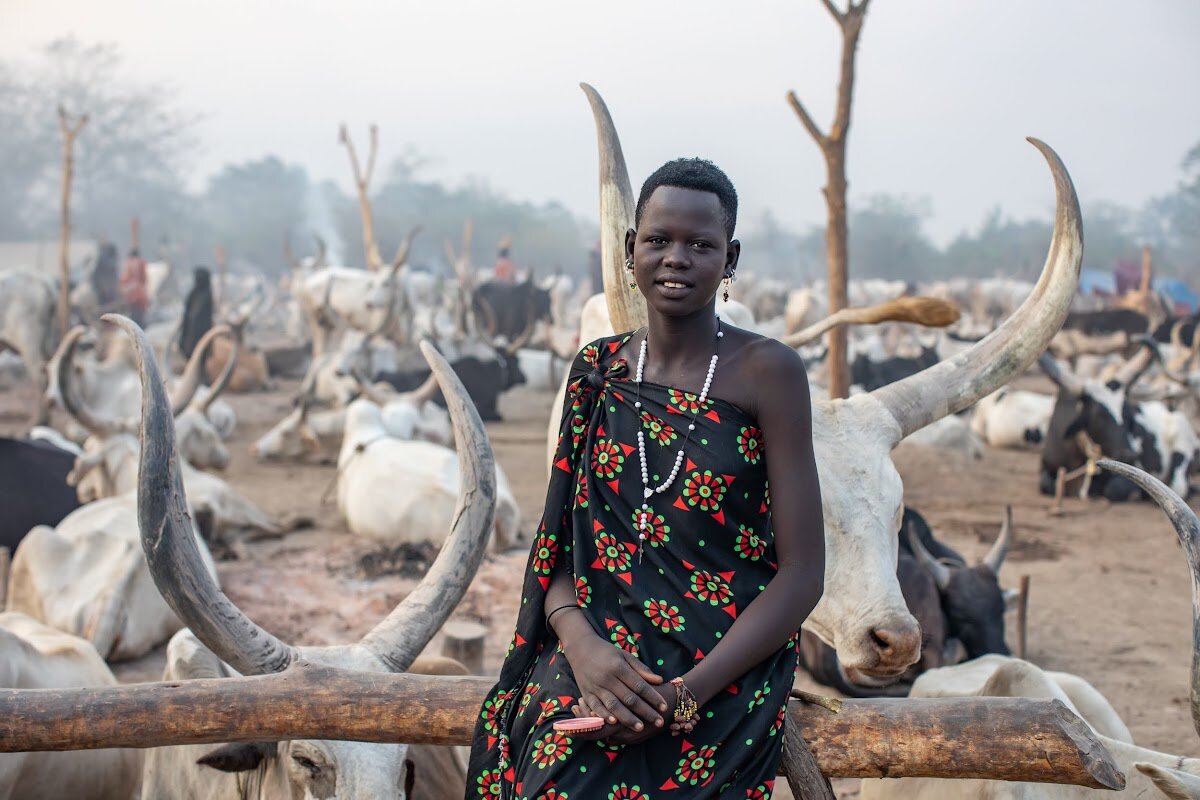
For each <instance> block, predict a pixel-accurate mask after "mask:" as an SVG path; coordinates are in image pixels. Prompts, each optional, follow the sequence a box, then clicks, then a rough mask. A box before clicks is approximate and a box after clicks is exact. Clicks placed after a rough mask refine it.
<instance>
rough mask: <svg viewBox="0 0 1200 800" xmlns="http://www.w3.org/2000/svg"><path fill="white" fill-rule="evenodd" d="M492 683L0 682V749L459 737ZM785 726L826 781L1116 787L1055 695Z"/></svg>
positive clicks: (312, 669)
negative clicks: (13, 685)
mask: <svg viewBox="0 0 1200 800" xmlns="http://www.w3.org/2000/svg"><path fill="white" fill-rule="evenodd" d="M492 684H493V679H492V678H474V677H472V678H464V677H458V678H448V677H435V676H426V675H413V674H407V673H401V674H391V673H374V672H357V671H353V670H345V669H335V668H330V667H323V666H319V665H316V664H312V663H308V662H297V663H294V664H293V665H292V666H290V667H288V668H287V669H285V670H284V671H283V672H279V673H275V674H272V675H262V676H257V677H251V678H223V679H211V680H195V681H171V682H164V683H148V684H133V685H128V686H104V687H96V688H87V689H33V690H20V689H2V690H0V752H28V751H41V750H90V749H97V748H109V747H137V748H143V747H161V746H166V745H176V744H202V743H217V742H263V741H268V742H273V741H284V740H288V739H344V740H352V741H360V742H408V743H410V744H436V745H465V744H468V743H469V742H470V740H471V736H472V734H473V732H474V729H475V722H476V721H477V720H478V719H479V708H480V706H481V705H482V703H483V699H484V697H485V695H486V694H487V693H488V691H490V690H491V688H492ZM786 728H788V729H792V730H795V731H796V732H798V733H799V734H800V735H801V736H803V737H804V739H805V741H806V743H807V744H808V749H809V750H811V752H812V755H813V757H814V758H815V760H816V763H817V765H818V766H819V767H820V771H821V774H823V775H825V776H826V777H830V778H832V777H846V778H903V777H938V778H981V779H989V780H1022V781H1035V782H1039V783H1069V784H1076V785H1079V786H1089V787H1092V788H1110V789H1115V788H1123V786H1124V778H1123V776H1122V775H1121V772H1120V770H1119V769H1118V768H1117V765H1116V764H1115V762H1114V761H1113V759H1112V755H1111V754H1110V753H1109V752H1108V750H1107V748H1105V747H1104V745H1103V744H1102V743H1101V741H1100V740H1099V739H1098V738H1096V735H1095V733H1093V731H1092V730H1091V728H1089V727H1088V726H1087V723H1085V722H1084V721H1083V720H1081V719H1079V717H1077V716H1076V715H1075V714H1073V713H1072V712H1071V711H1070V710H1069V709H1068V708H1067V707H1066V706H1065V705H1063V704H1062V703H1061V702H1059V701H1058V700H1042V699H1036V700H1035V699H1029V698H1000V697H967V698H920V699H904V700H892V699H882V700H880V699H874V700H844V701H842V703H841V707H840V710H839V711H838V712H837V713H834V712H832V711H830V710H829V709H827V708H824V707H822V706H820V705H815V704H812V703H807V702H802V701H798V702H792V703H791V704H790V705H789V706H788V712H787V726H786Z"/></svg>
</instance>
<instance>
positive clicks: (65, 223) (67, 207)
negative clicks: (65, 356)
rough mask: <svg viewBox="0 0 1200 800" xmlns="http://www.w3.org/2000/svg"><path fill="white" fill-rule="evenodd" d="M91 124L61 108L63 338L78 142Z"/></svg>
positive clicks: (66, 321)
mask: <svg viewBox="0 0 1200 800" xmlns="http://www.w3.org/2000/svg"><path fill="white" fill-rule="evenodd" d="M87 122H88V115H87V114H83V115H81V116H79V117H76V118H75V119H74V121H72V119H71V116H70V115H69V114H68V113H67V110H66V109H65V108H63V107H62V106H59V107H58V128H59V130H60V131H62V136H63V179H62V206H61V222H60V224H59V229H58V268H59V273H58V274H59V281H60V284H59V287H58V334H59V336H60V337H62V338H66V336H67V329H68V328H69V327H70V325H71V301H70V293H71V255H70V248H71V179H72V178H73V177H74V174H75V138H76V137H77V136H79V132H80V131H82V130H83V126H84V125H87Z"/></svg>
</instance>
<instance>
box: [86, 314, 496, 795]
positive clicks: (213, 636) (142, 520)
mask: <svg viewBox="0 0 1200 800" xmlns="http://www.w3.org/2000/svg"><path fill="white" fill-rule="evenodd" d="M109 319H110V320H111V321H113V322H115V323H117V324H119V325H121V326H122V327H123V328H124V329H125V330H126V331H127V332H128V333H129V334H130V335H131V336H132V337H133V338H134V341H135V344H136V352H137V357H138V365H139V369H140V372H141V380H142V418H141V452H140V459H139V466H138V487H137V503H138V527H139V529H140V531H141V536H142V547H143V550H144V551H145V554H146V561H147V564H148V566H149V568H150V573H151V575H152V576H153V578H154V582H155V585H156V586H157V587H158V590H159V592H160V593H161V594H162V596H163V598H164V599H165V600H166V602H167V604H168V605H169V606H170V607H171V609H172V610H173V611H174V612H175V613H176V615H177V616H178V617H179V619H180V620H181V621H182V622H183V623H184V624H185V625H186V626H187V627H188V628H189V629H190V630H191V631H192V632H193V633H194V634H195V636H196V638H197V639H198V640H199V642H200V643H202V644H203V645H204V647H205V648H206V650H208V651H211V653H212V654H213V655H215V656H216V657H217V658H219V659H220V660H221V661H222V662H224V663H225V664H228V665H229V666H230V667H232V668H233V669H235V670H237V671H238V672H241V673H242V674H246V675H261V674H266V673H271V672H279V671H281V670H283V669H286V668H287V667H288V666H289V665H290V664H292V663H293V662H294V661H296V660H298V659H305V660H307V661H310V662H313V663H320V664H326V665H329V666H337V667H342V668H346V669H355V670H359V671H374V672H402V671H405V670H407V669H408V668H409V667H410V665H412V663H413V661H414V660H415V659H416V657H417V654H418V653H420V652H421V650H423V649H424V648H425V646H426V645H427V644H428V643H429V641H430V639H432V638H433V635H434V634H435V633H436V632H437V630H438V629H439V628H440V627H441V626H442V623H443V622H445V620H446V618H447V617H448V616H449V615H450V613H451V611H452V610H453V609H454V608H455V607H456V606H457V605H458V603H459V601H460V600H461V599H462V597H463V594H464V593H465V592H466V589H467V586H468V585H469V583H470V580H471V578H472V576H473V575H474V574H475V571H476V570H477V569H478V567H479V564H480V562H481V561H482V559H483V555H484V552H485V549H486V545H487V540H488V535H489V534H490V532H491V529H492V521H493V515H494V511H495V503H496V477H495V476H496V468H495V462H494V460H493V457H492V451H491V447H490V445H489V444H488V440H487V434H486V432H485V431H484V428H483V423H482V422H481V421H480V419H479V416H478V414H477V413H476V412H475V410H474V406H473V405H472V404H471V401H470V399H469V398H468V397H467V394H466V391H465V390H464V389H463V386H462V384H461V383H460V382H459V381H458V379H457V378H456V377H455V375H454V373H453V371H452V370H451V369H450V367H449V365H448V364H447V363H446V362H445V360H444V359H442V357H441V356H440V355H438V354H437V351H436V350H434V349H433V347H431V346H430V345H429V344H428V343H424V342H423V343H422V344H421V349H422V351H423V352H424V354H425V357H426V359H427V360H428V361H429V364H430V366H431V367H432V369H433V372H434V374H435V375H437V378H438V381H439V383H440V384H441V386H442V388H443V391H444V394H445V397H446V400H447V402H448V404H449V408H450V415H451V419H452V420H453V422H454V427H455V434H456V436H457V438H458V441H459V443H460V445H461V446H460V449H459V453H460V458H459V496H458V502H457V505H456V508H455V511H454V514H453V516H452V519H453V524H452V527H451V531H450V534H449V536H448V537H447V538H446V541H445V543H444V544H443V546H442V550H441V553H440V554H439V555H438V557H437V559H436V560H435V561H434V563H433V564H432V565H431V566H430V567H429V570H428V571H427V572H426V574H425V577H424V578H423V579H422V581H421V583H420V584H419V585H418V586H417V587H416V588H415V589H414V590H413V591H412V592H411V593H410V594H409V595H408V597H406V598H405V599H404V600H403V601H402V602H401V603H400V604H399V605H398V606H397V607H396V608H395V609H393V610H392V612H391V613H390V614H389V615H388V616H387V618H386V619H384V620H383V621H382V622H380V623H379V624H378V625H377V626H376V627H375V628H374V629H373V630H372V631H370V632H369V633H368V634H367V635H366V636H364V637H363V638H362V639H361V640H360V641H358V642H356V643H354V644H350V645H338V646H330V647H293V646H291V645H289V644H287V643H286V642H283V641H281V640H279V639H278V638H276V637H275V636H274V635H272V634H270V633H268V632H267V631H265V630H263V629H262V628H260V627H259V626H258V625H257V624H255V623H254V621H253V620H251V619H250V618H249V617H247V616H246V615H245V614H244V613H243V612H242V611H241V609H239V608H238V607H237V606H236V605H234V604H233V602H232V601H230V600H229V598H228V597H227V596H226V595H225V594H224V593H222V592H221V590H220V588H219V587H218V586H217V584H216V582H215V581H214V580H213V579H212V578H211V576H210V575H209V573H208V572H207V570H205V569H203V567H202V564H201V561H200V553H199V550H198V549H197V547H196V543H195V540H194V538H193V537H192V536H191V535H190V533H191V532H190V529H189V528H190V525H191V523H190V521H189V519H188V515H187V498H186V495H185V493H184V489H183V483H182V481H181V477H180V471H179V463H178V458H177V453H176V447H175V434H174V425H173V424H172V415H171V409H170V406H169V404H168V402H167V399H166V394H165V391H164V390H163V387H162V383H161V380H160V379H159V376H158V367H157V364H156V363H155V361H154V357H153V355H152V351H151V349H150V345H149V342H147V341H146V338H145V334H144V333H142V331H141V329H139V328H138V327H137V326H136V325H134V324H133V323H132V322H131V321H129V320H127V319H125V318H124V317H117V316H110V317H109ZM209 756H210V765H211V766H212V767H214V768H217V769H234V770H242V769H253V770H254V771H255V774H256V775H257V776H258V777H259V778H260V779H261V780H262V781H263V782H264V783H268V784H269V786H267V787H266V788H267V790H269V791H264V792H263V794H268V795H269V796H281V797H293V798H297V800H299V799H300V798H314V797H321V798H326V797H333V798H339V799H344V800H350V798H374V797H400V798H403V797H405V796H406V782H407V777H406V776H407V775H408V770H407V758H408V748H407V747H406V746H405V745H395V744H393V745H382V744H364V743H354V742H330V741H291V742H279V743H276V744H274V745H271V746H265V747H257V748H255V747H247V746H238V745H235V746H233V747H231V748H228V749H218V750H215V751H212V752H211V753H210V754H209Z"/></svg>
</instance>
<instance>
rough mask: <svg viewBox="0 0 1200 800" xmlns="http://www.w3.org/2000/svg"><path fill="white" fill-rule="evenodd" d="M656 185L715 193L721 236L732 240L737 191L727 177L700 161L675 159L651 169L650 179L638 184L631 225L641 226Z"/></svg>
mask: <svg viewBox="0 0 1200 800" xmlns="http://www.w3.org/2000/svg"><path fill="white" fill-rule="evenodd" d="M660 186H675V187H678V188H680V189H695V190H697V191H700V192H712V193H713V194H715V195H716V196H717V200H719V201H720V202H721V216H722V218H723V220H724V222H725V236H726V237H728V238H729V239H731V240H732V239H733V229H734V228H735V227H736V226H737V205H738V200H737V190H735V189H734V188H733V181H731V180H729V176H728V175H726V174H725V173H724V172H723V171H722V170H721V168H720V167H718V166H717V165H716V164H714V163H712V162H711V161H709V160H707V159H704V158H677V159H675V160H674V161H668V162H667V163H665V164H663V165H662V166H661V167H659V168H658V169H656V170H654V172H653V173H651V174H650V177H649V178H646V182H645V183H643V184H642V191H641V193H640V194H638V201H637V209H636V210H635V211H634V215H633V224H634V225H640V224H641V222H642V211H644V210H645V208H646V201H647V200H649V199H650V195H652V194H654V190H655V189H657V188H658V187H660Z"/></svg>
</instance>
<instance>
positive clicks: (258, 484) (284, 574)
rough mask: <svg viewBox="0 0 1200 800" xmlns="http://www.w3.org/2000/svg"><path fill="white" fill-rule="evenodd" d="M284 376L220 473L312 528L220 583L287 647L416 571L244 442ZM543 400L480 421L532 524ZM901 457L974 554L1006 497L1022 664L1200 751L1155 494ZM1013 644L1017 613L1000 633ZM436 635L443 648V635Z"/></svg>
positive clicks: (1185, 585) (340, 625)
mask: <svg viewBox="0 0 1200 800" xmlns="http://www.w3.org/2000/svg"><path fill="white" fill-rule="evenodd" d="M293 388H294V385H293V384H290V383H283V384H281V385H280V386H279V387H278V388H277V389H275V390H274V391H271V392H266V393H261V394H254V395H243V396H232V397H230V398H229V399H230V400H231V402H232V404H233V406H234V408H235V409H236V410H237V413H238V426H237V430H236V432H235V433H234V436H233V439H232V440H231V441H230V443H229V444H230V449H231V451H232V462H231V464H230V466H229V469H228V470H227V471H226V474H225V476H224V477H225V478H226V479H227V480H228V481H230V483H231V484H233V485H234V486H235V487H237V488H238V489H239V490H240V491H242V492H243V493H244V494H245V495H246V496H247V497H249V498H250V499H251V500H253V501H254V502H256V503H258V504H259V505H260V506H261V507H262V508H263V509H265V510H266V511H268V512H271V513H274V514H283V513H288V512H291V513H301V514H306V515H309V516H312V517H313V518H314V519H315V525H314V526H313V527H312V528H310V529H307V530H303V531H299V532H296V533H292V534H289V535H287V536H286V537H284V538H282V539H279V540H276V541H268V542H262V543H257V544H252V545H248V546H247V548H246V551H245V553H244V557H243V558H241V559H239V560H232V561H224V562H222V563H220V565H219V572H220V578H221V583H222V585H223V587H224V589H225V591H226V593H227V594H228V595H229V596H230V597H231V598H232V599H233V600H234V601H235V602H236V603H237V604H238V605H239V606H241V608H242V609H244V610H245V611H246V612H247V613H248V614H249V615H250V616H251V617H253V618H254V619H255V620H256V621H258V622H259V623H260V624H261V625H263V626H264V627H265V628H267V629H268V630H270V631H272V632H273V633H275V634H277V635H279V636H281V637H283V638H285V639H287V640H289V641H291V642H293V643H296V644H325V643H332V642H339V641H346V640H349V639H351V638H352V637H357V636H360V635H362V634H363V633H365V632H366V631H368V630H369V629H370V628H371V627H372V626H373V625H374V624H375V623H376V622H378V621H379V620H380V619H381V618H382V617H383V616H384V615H385V614H386V613H387V612H388V610H389V609H391V608H392V607H393V606H394V605H395V604H396V603H397V602H399V600H401V599H402V598H403V597H404V596H405V594H406V593H407V592H408V591H409V590H411V588H412V586H414V585H415V581H416V580H417V579H418V577H416V576H412V575H403V574H386V573H388V571H389V566H390V564H389V561H388V559H387V558H386V557H385V558H382V559H381V558H380V555H381V554H380V547H379V546H378V545H375V544H372V543H367V542H363V541H360V540H357V539H355V537H353V536H351V535H350V534H349V533H347V531H346V529H345V527H344V525H343V524H342V523H341V521H340V519H339V517H338V514H337V509H336V507H335V504H334V502H333V500H332V495H328V496H327V490H328V489H329V487H330V481H331V479H332V478H333V476H334V473H335V470H334V468H333V466H331V465H316V464H311V465H280V464H260V463H257V462H256V461H255V459H254V458H253V456H252V455H251V454H250V452H249V446H250V444H251V443H252V442H253V441H254V440H255V439H256V438H257V436H258V435H260V434H261V433H262V432H264V431H265V430H266V429H267V428H268V427H269V426H270V425H271V424H273V423H274V421H276V420H277V419H279V418H280V417H282V416H283V415H284V414H285V413H286V412H287V410H288V409H289V408H290V397H291V390H292V389H293ZM31 399H32V394H31V393H30V392H28V391H27V390H26V389H25V388H24V387H20V386H18V387H13V388H10V389H8V390H0V433H4V434H12V433H15V432H17V431H19V430H21V429H22V428H23V427H24V426H25V417H24V414H25V413H26V409H28V408H30V405H29V402H30V401H31ZM551 400H552V398H551V396H550V395H549V394H548V393H535V392H531V391H528V390H524V389H517V390H513V391H511V392H509V393H508V394H506V395H505V396H504V397H503V399H502V402H501V412H502V414H503V416H504V418H505V419H504V421H503V422H499V423H491V424H489V425H488V432H489V434H490V436H491V441H492V446H493V448H494V450H495V453H496V456H497V459H498V460H499V462H500V464H501V465H502V466H503V468H504V470H505V472H506V473H507V475H508V478H509V480H510V482H511V483H512V486H513V489H514V491H515V493H516V497H517V500H518V502H519V504H520V507H521V511H522V515H523V521H522V526H523V530H524V532H525V534H526V536H528V533H529V531H530V530H531V529H532V528H533V526H534V525H535V524H536V522H537V518H538V514H539V512H540V508H541V504H542V502H543V500H544V492H545V479H546V470H545V465H544V460H545V435H546V420H547V415H548V413H549V408H550V404H551ZM895 461H896V464H897V466H898V468H899V470H900V473H901V475H902V476H903V478H904V484H905V489H906V501H907V502H908V503H909V504H910V505H912V506H913V507H915V508H917V509H919V510H920V511H921V512H922V513H923V514H924V515H925V516H926V518H927V519H928V520H929V522H930V525H931V526H932V527H933V529H934V531H935V532H936V533H937V534H938V536H940V537H941V538H942V539H943V540H945V541H946V542H948V543H949V544H950V545H951V546H953V547H955V548H957V549H958V550H960V551H961V552H963V553H964V554H965V555H967V556H968V557H972V558H978V557H981V556H982V555H983V554H984V553H985V552H986V551H987V549H988V547H989V546H990V543H991V541H992V539H993V537H994V536H995V534H996V531H997V530H998V526H999V522H1000V519H1001V515H1002V513H1003V509H1004V506H1005V504H1011V505H1012V506H1013V508H1014V516H1015V524H1016V527H1015V530H1016V544H1015V548H1014V550H1013V552H1011V553H1010V555H1009V558H1008V560H1007V562H1006V564H1005V566H1004V569H1003V572H1002V575H1001V579H1002V583H1003V584H1004V585H1006V586H1016V585H1017V583H1018V581H1019V579H1020V576H1022V575H1030V576H1031V578H1032V591H1031V601H1030V612H1029V637H1028V658H1029V659H1030V660H1032V661H1034V662H1036V663H1037V664H1039V665H1041V666H1043V667H1046V668H1048V669H1055V670H1064V671H1069V672H1073V673H1076V674H1078V675H1081V676H1083V677H1084V678H1086V679H1088V680H1089V681H1091V682H1092V683H1093V684H1095V685H1096V686H1097V687H1098V688H1099V689H1100V691H1101V692H1103V693H1104V695H1105V696H1106V697H1108V699H1109V700H1110V701H1111V702H1112V703H1113V705H1114V706H1115V707H1116V709H1117V711H1118V712H1119V713H1120V714H1121V716H1122V718H1123V719H1124V720H1125V722H1126V723H1127V724H1128V725H1129V728H1130V729H1131V731H1132V732H1133V735H1134V738H1135V740H1136V741H1137V742H1138V743H1139V744H1141V745H1143V746H1147V747H1152V748H1156V749H1162V750H1166V751H1169V752H1173V753H1180V754H1186V755H1198V754H1200V751H1198V749H1197V747H1196V746H1195V738H1194V737H1195V734H1194V733H1193V732H1192V726H1191V721H1190V715H1189V710H1188V703H1187V686H1188V668H1189V662H1190V641H1189V640H1190V635H1189V630H1190V625H1189V621H1190V618H1191V616H1190V606H1189V598H1190V585H1189V578H1188V571H1187V567H1186V564H1185V561H1184V558H1183V556H1182V553H1181V551H1180V548H1179V546H1178V544H1177V543H1176V539H1175V535H1174V533H1173V531H1172V530H1171V528H1170V526H1169V524H1168V523H1167V521H1166V518H1165V517H1164V516H1163V515H1162V514H1161V513H1160V512H1159V510H1158V509H1157V507H1156V506H1153V505H1151V504H1147V503H1138V504H1131V505H1120V506H1104V505H1101V504H1098V503H1093V504H1088V505H1085V504H1083V503H1081V502H1080V501H1078V500H1071V501H1068V503H1067V514H1066V515H1064V516H1060V517H1055V516H1051V515H1050V514H1049V513H1048V506H1049V500H1048V498H1044V497H1042V496H1041V495H1039V494H1038V492H1037V487H1036V471H1037V454H1036V453H1035V452H1011V451H997V450H989V451H987V452H986V454H985V456H984V458H983V459H981V460H978V461H969V460H966V458H965V457H960V456H957V455H953V454H949V455H948V454H946V453H944V452H941V451H931V450H927V449H925V448H922V447H919V446H908V445H905V446H902V447H901V448H899V449H898V450H897V451H896V453H895ZM1193 507H1196V505H1195V501H1193ZM383 555H384V556H386V555H387V554H383ZM418 555H419V554H418ZM525 557H526V554H525V552H524V548H520V549H518V550H516V551H512V552H509V553H506V554H500V555H489V556H488V558H487V559H486V561H485V562H484V564H483V566H482V568H481V569H480V571H479V574H478V575H477V577H476V578H475V581H474V583H473V585H472V587H471V589H470V592H469V594H468V596H467V598H466V599H465V600H464V602H463V604H462V605H461V606H460V608H459V610H458V616H460V617H463V618H468V619H476V620H480V621H482V622H484V623H486V624H487V625H488V626H489V629H490V635H489V642H488V650H487V663H486V669H487V670H489V671H491V673H494V671H496V670H497V669H498V667H499V664H500V660H501V658H502V655H503V653H504V650H505V648H506V646H507V644H508V640H509V638H510V636H511V632H512V625H513V622H514V620H515V618H516V610H517V606H518V602H519V601H518V594H519V587H520V582H521V575H522V570H523V568H524V562H525ZM404 563H405V564H407V565H408V566H410V567H412V566H414V565H413V562H412V561H405V562H404ZM415 567H416V568H418V569H419V567H420V562H419V560H418V561H417V562H416V564H415ZM409 571H410V572H411V571H412V570H411V569H410V570H409ZM380 572H383V573H385V574H382V575H380V574H378V573H380ZM373 576H374V577H373ZM1015 640H1016V637H1015V633H1014V630H1013V627H1012V625H1011V623H1010V631H1009V643H1010V644H1012V643H1014V642H1015ZM430 647H431V649H434V650H436V649H437V648H439V647H440V643H439V642H437V641H435V642H434V643H433V644H431V646H430ZM161 664H162V656H161V651H160V652H159V653H155V654H152V655H151V656H149V657H147V658H145V659H143V660H141V661H140V662H137V663H135V664H128V665H119V666H118V668H117V671H118V674H119V676H120V677H121V679H122V680H125V681H135V680H148V679H149V680H153V679H156V678H157V677H158V674H159V671H160V670H161ZM491 673H489V674H491ZM803 680H804V679H803V678H802V679H801V681H802V682H803ZM809 685H810V688H811V687H812V684H811V682H809ZM822 691H826V692H827V691H828V690H822ZM838 790H839V794H840V795H841V796H843V797H853V796H855V795H856V794H857V791H856V789H855V782H854V781H840V782H839V786H838Z"/></svg>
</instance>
